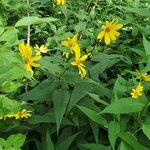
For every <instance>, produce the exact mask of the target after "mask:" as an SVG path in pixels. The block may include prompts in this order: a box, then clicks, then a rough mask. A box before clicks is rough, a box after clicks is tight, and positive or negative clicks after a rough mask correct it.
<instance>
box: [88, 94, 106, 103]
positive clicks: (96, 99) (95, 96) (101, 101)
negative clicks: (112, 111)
mask: <svg viewBox="0 0 150 150" xmlns="http://www.w3.org/2000/svg"><path fill="white" fill-rule="evenodd" d="M87 94H88V95H89V96H90V97H91V98H93V99H94V100H95V101H96V102H98V103H101V104H103V105H106V106H107V105H108V103H107V102H105V101H103V100H101V99H100V98H99V96H98V95H96V94H94V93H90V92H87Z"/></svg>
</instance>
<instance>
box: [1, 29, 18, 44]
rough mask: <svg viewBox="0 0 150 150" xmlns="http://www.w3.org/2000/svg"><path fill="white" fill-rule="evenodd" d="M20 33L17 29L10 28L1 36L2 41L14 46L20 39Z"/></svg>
mask: <svg viewBox="0 0 150 150" xmlns="http://www.w3.org/2000/svg"><path fill="white" fill-rule="evenodd" d="M18 32H19V31H18V30H17V29H16V28H13V27H12V28H8V30H7V31H5V32H4V33H3V34H2V35H1V36H0V41H5V42H7V43H10V44H14V43H15V42H16V41H17V39H18Z"/></svg>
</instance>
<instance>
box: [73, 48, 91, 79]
mask: <svg viewBox="0 0 150 150" xmlns="http://www.w3.org/2000/svg"><path fill="white" fill-rule="evenodd" d="M90 55H91V53H89V54H86V55H83V56H82V57H81V56H80V51H78V50H77V51H75V60H74V61H72V62H71V65H73V66H77V67H78V69H79V75H80V76H81V79H82V78H83V77H84V76H85V75H86V66H85V65H84V64H83V63H84V61H85V60H86V59H87V58H88V57H89V56H90Z"/></svg>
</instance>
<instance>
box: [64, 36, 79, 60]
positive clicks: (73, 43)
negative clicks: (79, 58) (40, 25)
mask: <svg viewBox="0 0 150 150" xmlns="http://www.w3.org/2000/svg"><path fill="white" fill-rule="evenodd" d="M77 38H78V34H76V35H75V36H73V37H72V38H67V39H66V40H64V41H62V42H61V45H62V46H65V47H68V48H70V52H64V53H63V56H65V57H66V58H67V59H68V57H69V54H70V53H73V51H75V50H76V51H80V46H79V44H78V43H77Z"/></svg>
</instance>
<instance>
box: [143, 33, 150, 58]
mask: <svg viewBox="0 0 150 150" xmlns="http://www.w3.org/2000/svg"><path fill="white" fill-rule="evenodd" d="M143 45H144V49H145V52H146V56H149V55H150V42H149V41H147V39H146V38H145V36H144V35H143Z"/></svg>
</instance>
